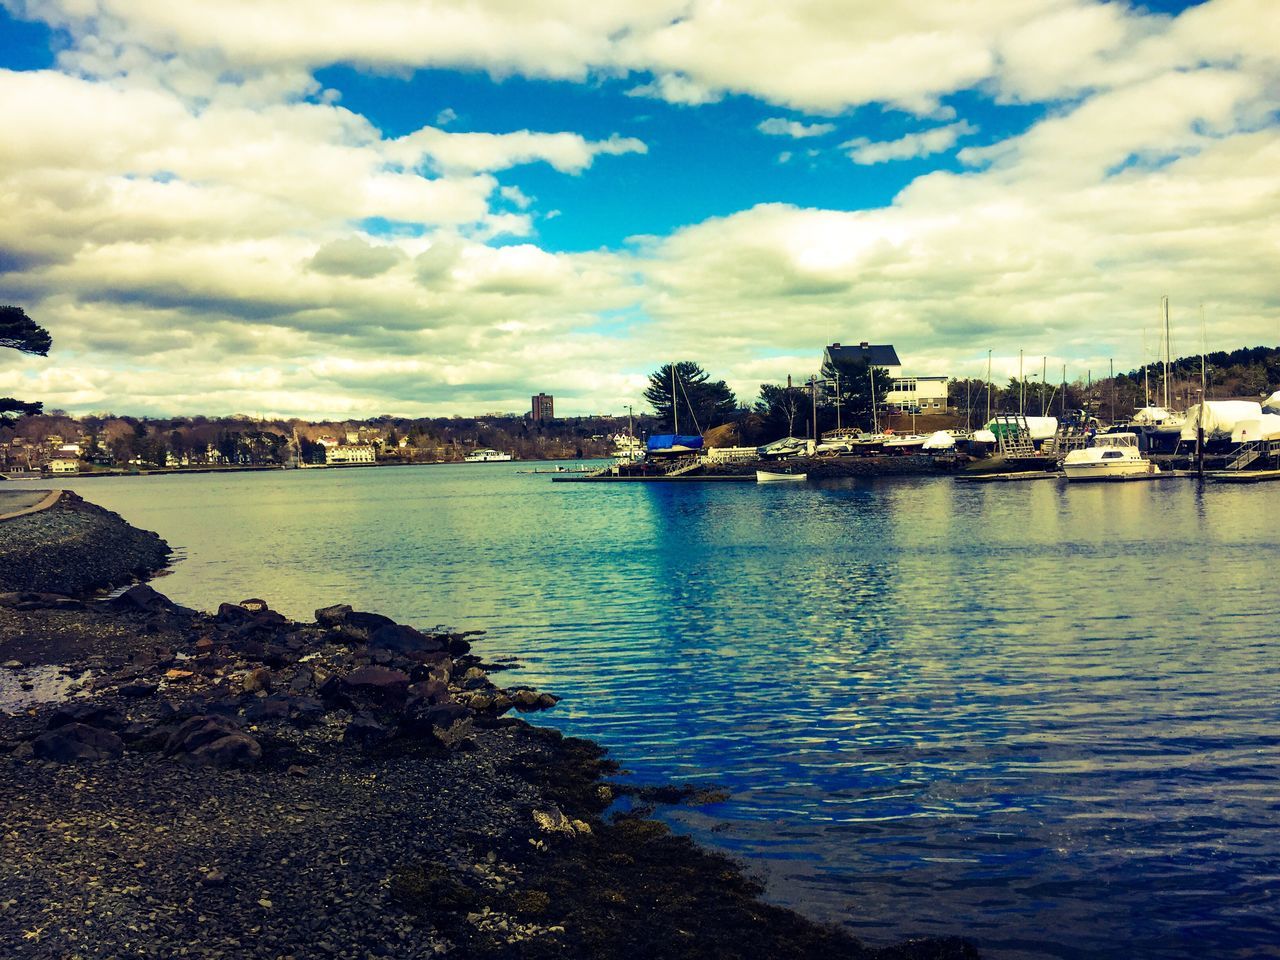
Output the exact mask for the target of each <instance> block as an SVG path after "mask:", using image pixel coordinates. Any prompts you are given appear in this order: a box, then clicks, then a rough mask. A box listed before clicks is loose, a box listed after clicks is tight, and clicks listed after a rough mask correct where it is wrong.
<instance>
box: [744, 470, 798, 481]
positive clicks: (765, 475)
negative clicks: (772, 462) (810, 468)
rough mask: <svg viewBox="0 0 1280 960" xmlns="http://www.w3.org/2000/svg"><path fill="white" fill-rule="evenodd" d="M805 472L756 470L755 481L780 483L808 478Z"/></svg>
mask: <svg viewBox="0 0 1280 960" xmlns="http://www.w3.org/2000/svg"><path fill="white" fill-rule="evenodd" d="M808 479H809V475H808V474H807V473H778V472H776V471H773V470H757V471H756V483H781V482H784V481H787V480H796V481H799V480H808Z"/></svg>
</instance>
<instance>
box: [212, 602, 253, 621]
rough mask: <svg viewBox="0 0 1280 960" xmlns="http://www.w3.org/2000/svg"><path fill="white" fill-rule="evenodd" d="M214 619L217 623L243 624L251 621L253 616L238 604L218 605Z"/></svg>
mask: <svg viewBox="0 0 1280 960" xmlns="http://www.w3.org/2000/svg"><path fill="white" fill-rule="evenodd" d="M214 619H216V620H217V621H218V623H224V624H232V625H235V624H243V623H248V622H250V621H251V620H252V619H253V614H252V613H250V612H249V611H248V610H246V609H245V608H244V607H242V606H240V605H239V604H238V603H220V604H218V612H217V614H216V615H215V617H214Z"/></svg>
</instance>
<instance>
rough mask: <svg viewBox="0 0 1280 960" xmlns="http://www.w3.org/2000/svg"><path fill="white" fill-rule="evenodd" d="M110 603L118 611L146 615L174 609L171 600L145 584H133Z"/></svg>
mask: <svg viewBox="0 0 1280 960" xmlns="http://www.w3.org/2000/svg"><path fill="white" fill-rule="evenodd" d="M110 603H111V605H112V606H113V607H115V608H117V609H120V610H142V611H144V612H146V613H154V612H156V611H157V610H172V609H174V603H173V601H172V600H170V599H169V598H168V597H166V596H165V595H164V594H163V593H160V592H159V591H158V590H156V589H154V588H153V587H149V586H147V584H145V583H137V584H134V585H133V586H132V587H130V588H129V589H128V590H126V591H124V593H122V594H120V595H119V596H118V597H113V598H112V599H111V601H110Z"/></svg>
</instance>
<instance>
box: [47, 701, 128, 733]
mask: <svg viewBox="0 0 1280 960" xmlns="http://www.w3.org/2000/svg"><path fill="white" fill-rule="evenodd" d="M70 723H82V724H84V725H85V726H89V727H99V728H101V729H104V730H114V729H117V728H118V727H120V726H122V725H123V724H124V717H122V716H121V715H120V711H119V710H117V709H116V708H115V707H110V706H107V705H106V704H101V703H84V702H77V703H66V704H63V705H62V706H60V707H58V709H56V710H54V711H53V713H51V714H50V715H49V723H48V728H49V729H50V730H56V729H57V728H58V727H65V726H66V725H67V724H70Z"/></svg>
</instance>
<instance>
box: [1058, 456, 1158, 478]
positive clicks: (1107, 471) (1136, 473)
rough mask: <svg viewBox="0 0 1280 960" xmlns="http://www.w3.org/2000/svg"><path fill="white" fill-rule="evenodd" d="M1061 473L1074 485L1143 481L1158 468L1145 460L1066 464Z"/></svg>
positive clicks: (1155, 472) (1152, 475)
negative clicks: (1111, 481) (1113, 481)
mask: <svg viewBox="0 0 1280 960" xmlns="http://www.w3.org/2000/svg"><path fill="white" fill-rule="evenodd" d="M1062 471H1063V473H1065V474H1066V475H1067V479H1068V480H1070V481H1072V482H1074V483H1087V482H1091V481H1101V480H1145V479H1147V478H1149V477H1154V476H1156V475H1157V474H1158V473H1159V472H1160V468H1159V467H1157V466H1156V465H1155V464H1154V463H1151V462H1149V461H1147V460H1118V461H1114V462H1111V463H1067V464H1063V467H1062Z"/></svg>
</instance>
